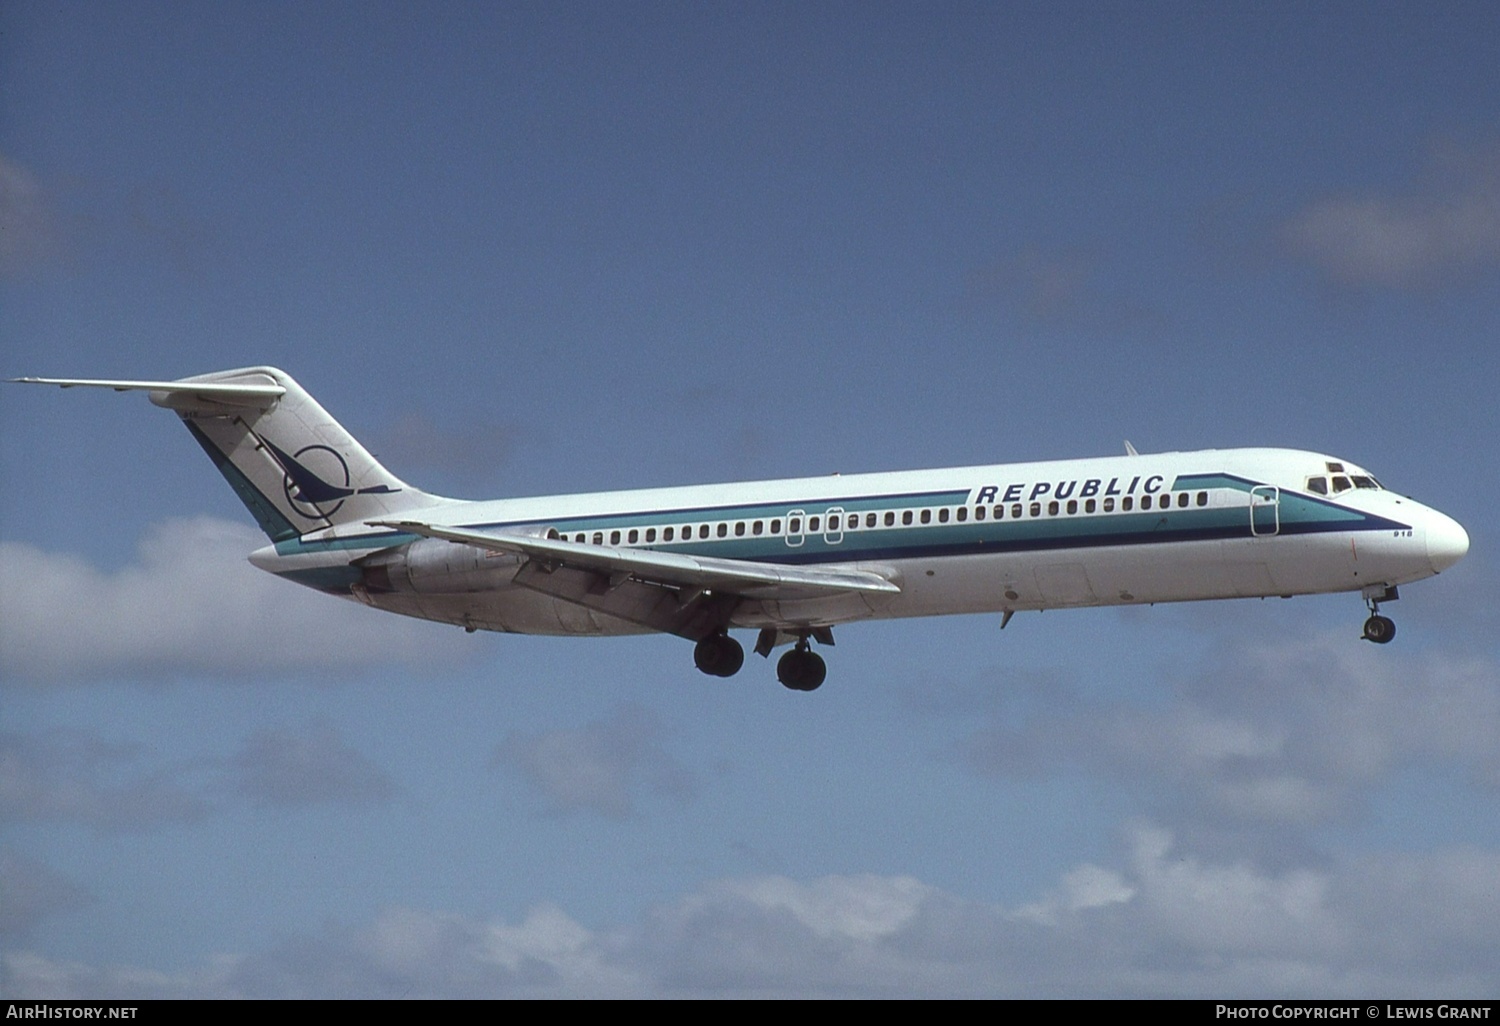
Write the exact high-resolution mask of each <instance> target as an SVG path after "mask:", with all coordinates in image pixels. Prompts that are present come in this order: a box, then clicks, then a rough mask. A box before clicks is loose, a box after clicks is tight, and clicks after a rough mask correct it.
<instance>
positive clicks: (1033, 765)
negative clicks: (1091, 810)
mask: <svg viewBox="0 0 1500 1026" xmlns="http://www.w3.org/2000/svg"><path fill="white" fill-rule="evenodd" d="M1170 686H1171V687H1173V689H1174V690H1175V692H1176V695H1175V696H1174V697H1175V700H1174V701H1173V702H1172V703H1170V704H1169V705H1166V706H1164V707H1163V708H1160V709H1141V708H1138V707H1133V706H1124V705H1120V706H1116V705H1110V704H1104V703H1098V704H1085V703H1084V702H1083V701H1081V700H1079V699H1078V698H1077V696H1074V698H1073V699H1072V700H1070V701H1067V702H1064V703H1054V705H1053V706H1052V707H1051V708H1047V709H1044V710H1043V711H1042V712H1040V713H1037V714H1035V715H1032V716H1030V717H1022V718H1021V722H1020V723H1017V722H1016V718H1015V717H1013V716H1012V717H1007V715H1006V710H1004V709H1001V710H997V711H996V713H995V714H994V717H993V723H992V724H991V725H989V726H987V727H985V728H983V729H981V730H979V731H977V732H976V733H975V734H973V735H972V736H971V737H970V738H968V739H967V740H966V741H965V742H964V744H963V746H962V753H963V757H964V759H965V760H966V761H967V762H968V764H969V765H971V766H972V767H974V768H975V769H976V770H978V771H980V772H982V773H985V774H991V775H996V776H1004V777H1026V776H1030V775H1033V774H1036V773H1038V772H1054V771H1056V770H1058V769H1060V768H1062V767H1064V766H1066V765H1068V764H1073V765H1075V766H1078V767H1080V768H1082V769H1084V770H1086V771H1088V772H1091V773H1096V774H1100V775H1104V776H1107V777H1109V778H1111V779H1116V778H1119V777H1120V776H1121V775H1125V776H1126V777H1127V778H1129V779H1134V780H1136V781H1138V782H1141V783H1143V784H1146V785H1148V786H1150V787H1153V788H1155V789H1157V790H1158V791H1159V792H1160V793H1162V794H1164V795H1166V796H1167V800H1168V801H1169V802H1170V803H1172V804H1176V805H1178V806H1181V808H1180V809H1179V811H1180V812H1181V813H1183V814H1186V815H1193V814H1194V812H1195V810H1196V814H1198V815H1203V814H1207V815H1211V816H1212V817H1214V818H1215V819H1217V820H1219V821H1221V822H1226V821H1227V822H1232V823H1239V824H1243V825H1247V826H1254V825H1256V824H1260V825H1268V824H1277V823H1279V824H1286V825H1292V826H1307V825H1313V824H1319V823H1326V822H1328V821H1330V820H1332V819H1336V818H1339V817H1348V816H1353V815H1357V814H1358V812H1359V811H1360V809H1361V808H1362V806H1363V801H1364V800H1365V799H1366V798H1368V797H1369V796H1370V795H1371V794H1372V793H1374V792H1375V790H1376V789H1377V788H1378V787H1380V786H1381V785H1383V784H1384V783H1387V782H1388V781H1389V779H1390V778H1391V776H1392V775H1393V774H1394V773H1395V772H1397V771H1398V770H1400V769H1402V768H1405V767H1408V766H1412V765H1419V766H1421V765H1425V766H1442V767H1455V766H1456V767H1457V768H1458V769H1459V770H1460V771H1461V772H1464V773H1466V774H1467V775H1468V776H1469V777H1470V778H1471V779H1472V781H1473V782H1474V783H1475V784H1476V785H1478V786H1479V787H1481V788H1484V789H1493V788H1496V787H1500V753H1497V751H1496V749H1495V746H1494V743H1493V739H1494V737H1496V736H1500V668H1497V667H1496V666H1494V665H1493V664H1492V663H1489V662H1487V661H1484V660H1481V659H1476V658H1454V657H1450V656H1445V655H1438V654H1426V655H1424V654H1417V655H1408V654H1403V653H1399V652H1395V651H1391V650H1388V649H1381V648H1377V647H1376V646H1372V645H1363V644H1360V643H1358V642H1351V641H1350V640H1349V639H1348V638H1347V637H1344V636H1339V637H1323V638H1317V639H1311V640H1307V641H1304V642H1301V643H1293V644H1286V645H1282V646H1280V647H1274V646H1270V645H1264V646H1255V645H1243V644H1234V645H1230V646H1226V647H1223V648H1221V649H1219V650H1218V651H1216V652H1215V653H1214V654H1213V655H1212V656H1211V657H1209V658H1208V659H1206V660H1205V661H1204V662H1203V663H1201V664H1200V665H1199V666H1197V667H1196V668H1193V669H1191V670H1189V671H1187V672H1185V673H1183V674H1182V675H1180V676H1178V677H1177V678H1176V679H1175V680H1174V681H1171V682H1170ZM1175 821H1178V820H1177V818H1176V817H1175V816H1174V822H1175Z"/></svg>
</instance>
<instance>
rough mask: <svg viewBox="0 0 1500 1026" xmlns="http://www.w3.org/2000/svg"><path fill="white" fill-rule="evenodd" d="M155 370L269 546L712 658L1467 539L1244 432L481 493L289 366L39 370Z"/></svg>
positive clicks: (326, 573)
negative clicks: (328, 400) (433, 475)
mask: <svg viewBox="0 0 1500 1026" xmlns="http://www.w3.org/2000/svg"><path fill="white" fill-rule="evenodd" d="M15 380H17V381H20V382H25V383H34V384H50V385H60V386H62V387H64V388H69V387H74V386H88V387H97V388H110V389H114V390H116V391H132V390H134V391H144V392H147V393H148V395H149V398H150V400H151V402H153V403H154V404H156V405H157V406H161V407H165V408H167V409H169V410H172V411H174V412H175V413H176V414H177V415H178V416H179V417H181V418H182V421H183V423H184V424H185V425H186V426H187V429H188V431H189V432H191V433H192V435H193V437H194V438H195V439H197V441H198V443H199V445H201V446H202V447H203V449H204V451H205V452H206V453H207V454H208V457H209V458H210V459H211V460H212V461H213V462H214V465H215V466H216V467H217V468H218V469H219V472H220V473H222V474H223V475H224V477H225V478H226V479H227V480H228V481H229V484H230V486H231V487H232V488H233V489H234V491H235V493H236V494H237V495H238V496H239V498H240V499H241V501H243V502H244V504H245V506H246V507H247V508H248V509H249V510H250V513H251V515H252V516H253V517H254V518H255V520H256V522H257V523H258V524H259V526H260V527H261V529H262V530H263V531H264V532H265V533H266V535H267V536H268V538H269V540H270V544H268V545H266V546H265V547H264V548H262V549H259V550H257V551H256V552H254V553H252V554H251V555H250V557H249V558H250V561H251V562H252V563H253V564H255V565H256V566H258V567H260V568H261V569H264V570H268V571H270V572H271V573H273V574H276V575H278V576H280V577H283V578H285V579H287V580H288V581H294V582H296V583H298V584H302V585H306V586H308V587H311V588H315V589H317V590H319V591H322V592H326V593H328V594H331V595H338V596H341V597H344V598H350V599H354V600H357V601H360V602H363V603H366V604H368V605H370V606H374V607H375V608H377V609H383V610H389V611H391V612H395V613H401V614H404V615H407V616H414V617H421V618H423V619H428V620H437V621H441V622H445V623H451V624H456V625H458V626H462V627H464V628H466V629H467V630H469V631H476V630H490V631H505V632H513V633H523V634H555V635H620V634H638V633H648V632H665V633H669V634H674V635H677V636H679V637H682V638H685V639H687V640H689V641H692V642H694V643H695V646H696V647H695V648H694V653H693V658H694V662H695V663H696V665H697V667H698V669H700V670H702V671H703V672H704V673H707V674H711V675H715V676H721V677H728V676H732V675H733V674H735V673H736V672H738V671H739V669H740V667H741V665H742V664H743V662H744V659H745V653H744V648H743V647H742V646H741V644H740V642H739V641H737V640H736V639H735V638H734V637H733V636H732V635H731V634H730V631H731V630H732V629H746V630H752V631H756V632H758V633H757V635H756V641H755V646H754V651H755V652H756V653H757V654H759V655H761V656H767V657H769V656H770V654H771V653H772V652H773V651H774V650H775V649H777V648H779V647H782V646H790V648H789V649H788V650H787V651H786V652H785V653H784V654H783V655H782V656H781V657H780V659H779V661H778V662H777V667H776V673H777V677H778V679H779V680H780V681H781V683H782V684H784V685H786V686H787V687H788V688H791V689H793V690H798V691H811V690H813V689H815V688H817V687H818V686H819V685H820V684H822V683H823V680H824V677H825V675H826V673H827V669H826V665H825V663H824V661H823V658H822V657H821V656H820V655H819V654H818V653H817V652H815V651H813V649H812V642H817V643H818V644H819V645H821V646H829V645H832V644H833V628H834V627H836V626H838V625H840V624H844V623H850V622H853V621H857V620H876V619H885V618H893V617H911V616H937V615H942V614H947V613H977V612H995V613H1000V614H1001V615H1002V620H1001V626H1002V627H1004V626H1005V624H1006V623H1008V622H1009V621H1010V618H1011V616H1013V615H1014V614H1015V613H1016V612H1018V611H1027V610H1042V609H1059V608H1068V607H1079V606H1108V605H1129V604H1141V603H1156V602H1181V601H1192V600H1199V599H1217V598H1248V597H1262V598H1264V597H1269V596H1275V595H1280V596H1287V597H1289V596H1292V595H1309V594H1319V593H1328V592H1358V593H1359V594H1360V595H1361V596H1362V597H1363V599H1364V601H1365V604H1366V606H1367V607H1368V610H1369V617H1368V619H1366V620H1365V622H1364V637H1365V638H1367V639H1368V640H1370V641H1373V642H1377V643H1380V644H1384V643H1386V642H1388V641H1390V640H1391V638H1392V637H1393V636H1394V635H1395V625H1394V623H1393V622H1392V621H1391V620H1390V618H1389V617H1386V616H1384V615H1382V614H1381V613H1380V604H1381V603H1384V602H1390V601H1393V600H1395V599H1396V598H1398V597H1399V594H1398V590H1397V589H1398V587H1399V586H1400V585H1403V584H1408V583H1410V582H1412V581H1418V580H1421V579H1422V578H1424V577H1431V576H1433V575H1434V574H1437V573H1440V572H1442V571H1443V570H1446V569H1447V568H1448V567H1450V566H1452V565H1453V564H1454V563H1456V562H1458V561H1459V560H1460V559H1462V558H1463V556H1464V554H1465V553H1466V552H1467V551H1468V547H1469V537H1468V535H1467V534H1466V533H1465V531H1464V529H1463V528H1462V527H1461V526H1460V525H1459V524H1458V523H1457V522H1456V521H1454V520H1453V519H1451V518H1450V517H1448V516H1446V515H1444V514H1442V513H1440V512H1438V511H1437V510H1434V509H1430V508H1428V507H1426V506H1423V505H1422V504H1420V503H1418V502H1415V501H1413V500H1412V499H1409V498H1406V497H1404V496H1401V495H1399V494H1397V493H1395V492H1392V491H1389V490H1387V489H1386V488H1384V487H1382V486H1381V485H1380V483H1379V482H1378V481H1377V480H1376V478H1375V477H1374V476H1373V475H1372V474H1370V473H1369V472H1368V471H1366V470H1364V469H1362V468H1360V467H1358V466H1355V465H1354V464H1352V463H1350V462H1349V461H1347V460H1345V459H1341V458H1339V457H1335V456H1328V455H1324V454H1321V453H1314V452H1302V451H1297V450H1290V449H1225V450H1206V451H1201V452H1171V453H1159V454H1144V455H1143V454H1138V453H1136V452H1135V450H1134V449H1133V448H1132V447H1130V446H1129V443H1127V445H1126V448H1127V454H1126V455H1123V456H1115V457H1105V458H1094V459H1074V460H1061V461H1053V462H1039V463H1016V464H1001V465H995V466H978V467H960V468H953V469H946V470H916V471H905V472H899V473H882V474H857V475H850V476H839V475H834V476H829V477H814V478H801V479H795V480H781V481H758V482H750V483H742V484H721V485H707V486H701V487H679V488H653V489H646V490H639V491H619V492H600V493H593V494H581V495H561V496H550V497H544V498H522V499H500V500H496V501H490V502H469V501H461V500H456V499H448V498H442V497H440V496H436V495H431V494H428V493H426V492H423V491H421V490H419V489H417V488H414V487H412V486H410V485H408V484H406V483H405V482H404V481H402V480H400V479H399V478H397V477H395V476H394V475H392V474H391V473H390V472H389V471H387V470H386V469H385V468H384V467H382V466H381V465H380V463H379V462H378V461H377V460H376V459H375V458H374V457H373V456H371V455H370V453H369V452H368V451H366V450H365V448H364V447H363V446H361V445H360V444H359V442H357V441H355V439H354V438H353V437H352V436H351V435H350V434H349V433H348V432H347V431H345V430H344V428H343V427H341V426H340V425H339V424H338V423H337V422H336V421H335V420H334V419H333V418H332V417H331V416H329V415H328V413H327V412H325V411H324V409H323V408H322V407H321V406H320V405H318V403H317V402H316V401H315V400H314V399H313V398H312V396H310V395H309V394H308V393H307V392H306V391H305V390H303V389H302V387H301V386H299V385H298V384H297V382H296V381H294V380H293V379H292V377H291V376H290V375H288V374H287V373H286V372H284V371H281V370H278V369H276V368H274V367H250V368H244V369H240V370H229V371H219V372H216V373H212V374H205V375H201V376H198V377H191V378H182V379H179V380H174V381H116V380H97V379H79V378H19V379H15Z"/></svg>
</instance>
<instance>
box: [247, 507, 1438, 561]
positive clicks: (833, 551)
mask: <svg viewBox="0 0 1500 1026" xmlns="http://www.w3.org/2000/svg"><path fill="white" fill-rule="evenodd" d="M956 494H961V493H956ZM893 498H895V497H889V496H886V497H879V498H874V499H871V498H864V499H848V500H819V501H818V502H817V503H801V504H798V505H796V506H794V507H792V508H803V507H806V506H814V507H821V508H815V509H809V510H807V511H806V512H805V513H804V514H803V523H804V528H805V526H806V522H807V519H808V518H809V517H812V516H818V517H823V516H826V510H827V509H829V508H833V507H835V506H839V505H843V507H844V509H845V510H846V511H847V513H848V514H849V515H851V516H852V515H853V514H855V513H856V512H859V513H861V514H864V513H866V512H869V511H871V510H874V509H879V510H882V511H883V510H886V509H889V508H890V505H891V501H892V499H893ZM899 498H901V499H908V498H911V497H908V496H901V497H899ZM824 503H828V505H824ZM859 506H863V507H865V508H864V509H859V508H858V507H859ZM908 508H911V507H908ZM934 508H935V507H934ZM950 508H951V507H950ZM1280 509H1281V510H1282V511H1284V513H1287V514H1291V515H1284V516H1282V518H1281V520H1280V525H1279V529H1278V530H1276V531H1275V532H1274V533H1272V532H1271V531H1270V530H1265V531H1264V532H1263V534H1262V536H1263V537H1275V536H1277V535H1286V536H1296V535H1313V534H1326V533H1331V532H1347V531H1361V532H1363V531H1406V530H1410V525H1407V524H1403V523H1399V522H1397V521H1394V520H1389V519H1386V518H1385V517H1380V516H1376V515H1374V514H1371V513H1365V512H1362V511H1359V510H1354V509H1350V508H1348V507H1345V506H1340V505H1338V504H1337V503H1332V502H1328V501H1327V500H1325V499H1319V498H1316V497H1312V496H1304V495H1300V494H1295V493H1289V494H1288V495H1287V501H1285V502H1284V503H1282V504H1281V507H1280ZM787 512H788V508H787V506H786V504H778V505H777V506H775V507H774V509H773V508H772V507H767V506H758V507H717V508H705V509H698V510H689V511H672V512H669V513H662V512H658V513H642V514H629V515H625V516H610V515H597V516H590V517H587V518H576V519H570V520H542V521H537V520H528V521H504V522H489V523H481V524H470V525H462V526H464V527H465V529H468V530H479V531H484V530H493V531H505V530H517V529H528V528H529V529H534V528H537V527H548V526H550V527H556V528H557V529H558V531H559V533H561V534H564V535H565V536H566V535H569V534H573V533H578V532H582V533H584V534H586V535H588V536H589V537H590V538H591V537H592V536H593V534H594V532H605V538H606V541H607V540H608V537H609V533H608V532H612V531H616V530H618V531H620V532H622V534H624V533H625V532H628V531H629V530H631V529H632V528H634V529H637V530H639V529H641V528H643V527H645V526H652V527H656V528H658V529H660V528H662V527H666V526H673V527H680V526H682V525H686V524H691V525H693V526H697V525H699V524H704V523H712V524H713V525H714V531H715V533H714V535H713V536H711V537H709V538H694V539H693V540H691V541H679V542H666V543H661V542H657V543H643V542H638V543H637V544H635V545H629V544H628V543H627V542H624V541H622V542H621V543H620V547H629V548H640V549H645V550H648V551H661V552H680V553H683V554H685V555H702V556H714V557H718V558H723V559H746V560H756V561H759V562H766V563H790V564H816V563H842V562H856V561H877V560H895V559H919V558H939V557H947V556H966V555H975V554H980V553H991V554H1002V553H1012V552H1040V551H1047V550H1057V551H1076V550H1079V549H1091V548H1107V547H1114V546H1122V545H1154V544H1166V543H1171V542H1189V541H1225V540H1234V539H1242V538H1250V537H1254V535H1253V534H1252V532H1251V530H1250V508H1249V507H1248V506H1231V507H1214V508H1198V507H1189V508H1185V509H1184V508H1177V507H1174V508H1172V509H1167V510H1159V511H1151V512H1131V513H1119V512H1112V513H1104V514H1094V515H1072V516H1068V515H1058V516H1038V517H1022V518H1020V519H1004V520H994V519H989V520H972V519H971V520H968V521H966V522H964V523H958V522H949V523H942V524H939V523H930V524H912V525H909V526H908V525H898V526H893V527H884V526H880V527H874V528H868V527H858V528H845V529H844V530H842V531H841V532H839V534H841V535H842V540H841V541H839V542H829V541H828V540H827V537H826V536H825V535H824V534H823V533H818V534H807V533H804V534H803V535H801V536H800V537H802V539H803V541H802V544H801V545H795V546H794V545H788V544H787V541H786V535H785V533H784V529H785V523H783V525H782V526H783V533H782V534H779V535H771V534H763V535H759V536H752V535H748V534H747V535H741V536H736V535H734V534H732V533H731V534H730V535H729V536H727V537H724V538H720V537H718V536H717V525H718V523H719V522H720V521H724V522H732V521H734V520H748V521H754V520H756V519H760V520H764V521H770V520H781V521H783V522H784V521H786V519H787ZM1268 512H1269V510H1268ZM693 514H697V515H696V516H695V515H693ZM715 514H717V515H716V516H715ZM971 515H972V510H971ZM861 519H863V516H861ZM731 530H732V528H731ZM794 537H798V536H794ZM413 540H415V537H414V536H413V535H410V534H402V533H399V532H394V531H392V532H382V533H379V534H370V535H360V536H357V537H352V538H340V539H333V540H331V541H327V542H303V541H300V540H299V541H295V542H286V543H282V544H281V545H278V546H277V550H278V551H279V552H283V553H284V554H290V553H292V552H316V551H334V550H350V549H375V548H387V547H390V546H394V545H400V544H403V543H405V542H408V541H413ZM569 540H571V539H569Z"/></svg>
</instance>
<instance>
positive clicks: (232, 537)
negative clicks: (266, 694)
mask: <svg viewBox="0 0 1500 1026" xmlns="http://www.w3.org/2000/svg"><path fill="white" fill-rule="evenodd" d="M264 544H265V539H264V537H262V536H261V535H260V534H258V533H256V532H255V531H254V530H253V529H252V528H250V527H247V526H244V525H241V524H237V523H233V522H230V521H224V520H217V519H214V518H211V517H193V518H188V519H182V520H170V521H166V522H164V523H161V524H158V525H156V526H155V527H154V528H152V529H151V530H150V531H149V532H148V533H147V534H146V536H145V537H144V539H143V540H142V542H141V544H140V547H139V551H138V552H137V555H136V560H135V562H133V563H132V564H130V565H129V566H126V567H124V568H122V569H120V570H119V571H116V572H107V571H104V570H100V569H98V568H97V567H94V566H92V565H91V564H89V563H88V562H87V561H86V560H84V559H82V558H80V557H78V556H76V555H72V554H69V553H63V552H49V551H46V550H43V549H39V548H37V547H35V546H32V545H27V544H22V543H19V542H0V676H3V677H4V678H5V679H6V680H8V681H30V682H81V681H89V680H99V679H106V678H109V679H113V678H149V679H152V680H159V679H161V678H164V677H165V678H180V677H189V676H195V675H203V676H213V677H222V678H249V677H257V676H264V675H271V674H281V675H287V674H292V675H295V674H302V673H316V674H319V675H327V674H335V675H343V674H347V673H350V672H353V671H355V670H358V669H364V668H368V667H370V666H375V665H382V664H389V663H392V662H395V663H400V664H405V665H407V666H413V667H414V666H419V665H433V664H436V665H445V664H451V662H452V661H454V660H456V659H458V658H460V655H461V653H462V651H463V648H462V646H460V645H459V644H458V641H457V637H456V635H455V634H452V633H447V632H444V631H442V629H441V628H437V627H435V626H433V625H431V624H423V623H420V622H417V621H412V620H405V619H402V618H399V617H394V616H391V615H390V614H388V613H381V612H378V611H376V610H372V609H368V608H365V607H362V606H360V605H358V604H356V603H353V602H342V601H339V600H337V599H333V598H329V597H328V596H324V595H320V594H318V593H316V592H314V591H311V590H309V589H306V588H302V587H298V586H296V585H293V584H289V583H287V582H285V581H281V580H278V579H276V578H274V577H273V576H272V575H270V574H267V573H264V572H263V571H260V570H257V569H256V568H254V567H252V566H251V565H250V564H249V563H247V562H246V561H245V557H246V556H247V555H248V554H249V553H250V552H252V551H254V550H255V549H258V548H260V547H261V546H263V545H264ZM470 649H472V646H470Z"/></svg>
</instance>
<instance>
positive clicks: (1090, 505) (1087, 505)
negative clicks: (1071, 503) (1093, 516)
mask: <svg viewBox="0 0 1500 1026" xmlns="http://www.w3.org/2000/svg"><path fill="white" fill-rule="evenodd" d="M1097 508H1098V506H1097V504H1096V503H1095V502H1094V500H1093V499H1087V500H1085V501H1084V504H1083V511H1084V512H1085V513H1092V512H1094V510H1095V509H1097Z"/></svg>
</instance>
